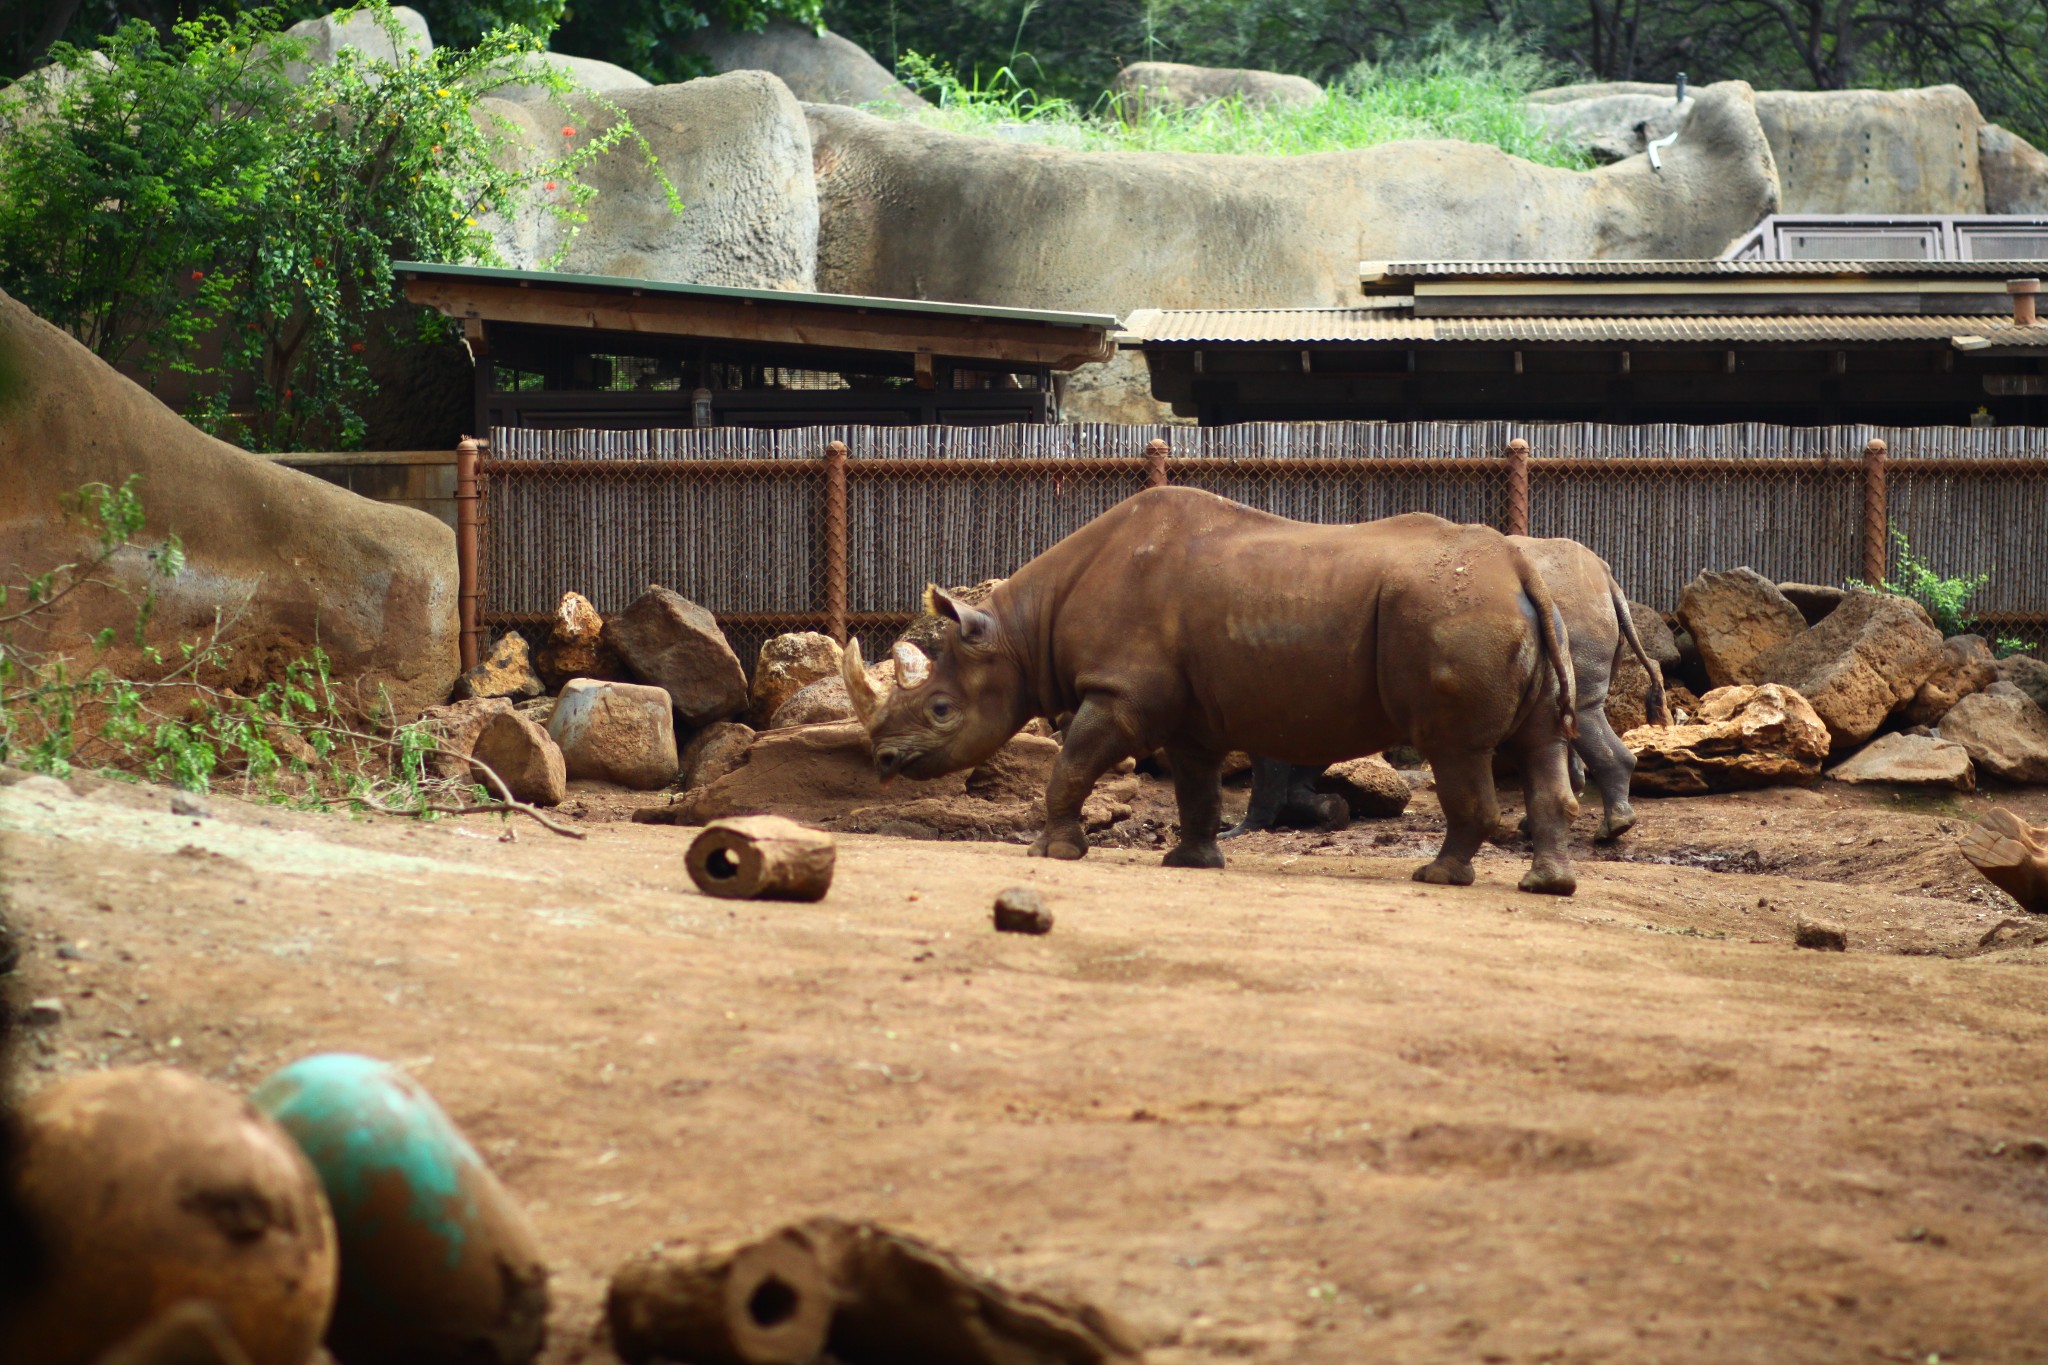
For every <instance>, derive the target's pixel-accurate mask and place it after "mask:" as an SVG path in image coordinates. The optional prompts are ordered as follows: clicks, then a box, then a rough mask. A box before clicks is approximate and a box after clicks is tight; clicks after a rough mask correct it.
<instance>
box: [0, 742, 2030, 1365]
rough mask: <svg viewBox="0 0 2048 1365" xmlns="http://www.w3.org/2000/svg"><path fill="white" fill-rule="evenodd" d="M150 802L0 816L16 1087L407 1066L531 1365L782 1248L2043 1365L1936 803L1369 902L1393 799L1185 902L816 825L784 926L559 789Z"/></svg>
mask: <svg viewBox="0 0 2048 1365" xmlns="http://www.w3.org/2000/svg"><path fill="white" fill-rule="evenodd" d="M14 776H17V777H18V775H14ZM171 799H172V798H171V796H170V794H169V793H167V792H164V791H162V790H160V789H155V788H147V787H128V786H120V785H113V784H104V783H98V782H95V781H92V780H86V779H80V780H77V781H74V782H73V783H72V784H70V785H69V786H68V787H67V786H65V785H63V784H58V783H54V782H51V781H48V780H47V779H30V780H27V781H18V780H16V781H13V782H12V783H11V785H7V786H5V787H0V856H4V859H5V864H4V866H5V869H6V871H5V884H4V889H5V892H6V894H7V896H8V898H9V900H10V901H11V907H10V911H9V913H10V915H11V916H12V918H13V919H14V922H15V923H16V925H17V926H18V929H19V931H20V932H21V933H22V935H23V937H24V939H25V940H26V943H25V946H26V949H27V951H26V953H25V956H24V959H23V963H22V966H21V968H20V979H19V980H18V981H17V988H18V998H19V999H21V1000H24V1001H25V1000H27V999H30V998H35V997H47V996H56V997H59V998H61V999H62V1001H63V1005H64V1010H65V1017H64V1020H63V1022H62V1023H60V1024H57V1025H54V1026H50V1027H47V1028H37V1029H32V1030H30V1031H29V1032H30V1036H31V1041H30V1043H29V1045H28V1046H27V1048H26V1049H25V1050H24V1060H25V1061H26V1062H27V1063H28V1064H29V1066H28V1068H27V1069H26V1071H25V1078H26V1080H27V1082H28V1084H29V1085H30V1086H31V1087H33V1086H34V1085H36V1084H40V1083H43V1082H45V1081H47V1080H48V1079H50V1078H52V1077H54V1076H58V1075H62V1074H64V1073H66V1072H70V1071H74V1070H78V1069H82V1068H88V1067H96V1066H103V1065H123V1064H133V1063H148V1062H164V1063H175V1064H177V1065H180V1066H185V1067H189V1068H191V1069H193V1070H196V1071H198V1072H200V1073H202V1074H204V1075H207V1076H211V1077H215V1078H217V1079H220V1080H222V1081H225V1082H226V1083H228V1084H231V1085H235V1086H238V1087H247V1086H249V1085H252V1084H254V1083H255V1082H256V1081H257V1080H259V1079H260V1078H261V1077H262V1076H263V1075H265V1074H267V1073H268V1072H269V1071H270V1070H271V1069H273V1068H275V1067H277V1066H280V1065H282V1064H283V1063H285V1062H287V1061H289V1060H291V1059H292V1058H295V1057H298V1056H302V1055H304V1054H306V1053H309V1052H315V1051H322V1050H328V1049H349V1050H357V1051H363V1052H369V1053H374V1054H376V1055H379V1056H382V1057H387V1058H391V1059H394V1060H397V1061H399V1062H402V1063H403V1064H405V1065H406V1066H407V1067H408V1068H410V1069H411V1070H412V1071H413V1072H414V1074H416V1075H417V1076H418V1077H419V1078H420V1079H421V1080H422V1081H423V1082H424V1083H425V1084H426V1085H427V1086H428V1087H430V1088H431V1089H432V1090H433V1091H434V1092H435V1094H436V1095H437V1096H438V1097H439V1099H440V1100H441V1102H442V1104H443V1105H444V1106H445V1107H446V1108H447V1109H448V1111H449V1112H450V1114H451V1115H452V1116H453V1117H454V1118H455V1120H456V1121H457V1122H458V1123H459V1124H460V1125H461V1126H462V1128H463V1129H464V1130H465V1131H466V1132H467V1133H468V1134H469V1136H470V1138H471V1139H472V1140H473V1141H474V1142H475V1143H476V1144H477V1146H478V1148H479V1150H481V1151H482V1152H483V1153H484V1154H485V1155H486V1157H487V1158H488V1159H489V1160H490V1161H491V1162H492V1163H493V1165H494V1166H495V1167H496V1169H497V1170H498V1171H499V1172H500V1174H501V1175H502V1176H503V1177H504V1178H505V1180H506V1182H507V1184H508V1185H509V1186H510V1188H511V1189H512V1191H513V1192H514V1194H515V1195H516V1196H517V1197H518V1198H519V1199H520V1200H521V1201H522V1202H523V1203H524V1204H525V1206H526V1208H527V1209H528V1210H529V1212H530V1213H531V1214H532V1216H533V1218H534V1221H535V1223H536V1224H537V1226H538V1228H539V1231H540V1234H541V1238H542V1242H543V1245H544V1247H545V1249H546V1251H547V1253H548V1255H549V1258H550V1260H551V1262H552V1264H553V1266H554V1268H555V1279H554V1293H555V1302H556V1308H555V1312H554V1315H553V1324H552V1339H551V1344H550V1347H549V1350H548V1356H547V1358H548V1359H549V1360H550V1361H556V1362H569V1361H603V1360H609V1359H610V1358H611V1357H610V1352H609V1350H608V1348H607V1347H606V1346H605V1345H604V1340H603V1333H602V1328H601V1324H600V1313H601V1304H602V1297H603V1290H604V1284H605V1281H606V1279H607V1277H608V1276H609V1274H610V1272H611V1270H612V1268H613V1267H614V1266H616V1265H617V1264H618V1262H619V1261H620V1260H621V1259H623V1258H624V1257H625V1256H627V1255H628V1254H629V1253H632V1252H634V1251H636V1250H638V1249H640V1248H642V1247H643V1246H645V1245H647V1244H648V1243H650V1242H652V1241H655V1240H657V1239H660V1238H689V1239H698V1238H701V1239H706V1240H717V1239H723V1238H727V1237H732V1236H737V1235H747V1234H752V1233H758V1232H762V1231H765V1230H767V1229H769V1228H771V1227H773V1226H776V1225H779V1224H781V1223H783V1222H786V1221H789V1220H793V1219H798V1218H803V1217H806V1216H809V1215H813V1214H835V1215H839V1216H842V1217H848V1218H871V1219H875V1220H878V1221H880V1222H883V1223H886V1224H889V1225H892V1226H895V1227H898V1228H901V1229H903V1230H905V1231H908V1232H912V1233H914V1234H916V1235H918V1236H922V1237H925V1238H928V1239H930V1240H933V1241H935V1242H938V1243H940V1244H942V1245H945V1246H947V1247H950V1248H952V1249H954V1250H956V1251H958V1252H960V1253H961V1254H962V1255H963V1256H964V1257H965V1258H966V1259H967V1260H968V1262H969V1263H970V1264H971V1265H973V1266H975V1267H976V1268H978V1269H983V1270H986V1271H988V1272H990V1273H993V1274H995V1275H997V1276H998V1277H1000V1278H1002V1279H1003V1280H1004V1281H1006V1282H1008V1283H1010V1284H1013V1285H1016V1286H1019V1287H1038V1288H1047V1289H1053V1290H1057V1291H1061V1292H1065V1293H1070V1294H1073V1295H1077V1296H1080V1297H1084V1298H1088V1299H1092V1300H1094V1301H1096V1302H1098V1303H1100V1304H1102V1305H1104V1306H1105V1307H1107V1308H1109V1309H1111V1310H1113V1311H1115V1312H1116V1313H1118V1314H1120V1315H1122V1316H1123V1317H1124V1318H1125V1319H1127V1320H1128V1321H1129V1322H1131V1323H1132V1324H1133V1325H1134V1326H1135V1327H1136V1328H1137V1330H1138V1331H1139V1333H1140V1335H1141V1336H1142V1338H1143V1339H1144V1340H1145V1341H1146V1343H1147V1345H1148V1348H1149V1349H1148V1356H1149V1358H1150V1359H1152V1360H1154V1361H1156V1362H1161V1363H1162V1365H1173V1363H1175V1362H1198V1361H1199V1362H1206V1361H1221V1360H1242V1359H1249V1360H1266V1361H1274V1362H1279V1361H1290V1362H1291V1361H1329V1362H1339V1361H1342V1362H1357V1361H1361V1360H1401V1361H1484V1362H1507V1361H1513V1362H1527V1361H1571V1362H1581V1361H1584V1362H1591V1361H1615V1362H1623V1361H1627V1362H1634V1361H1646V1360H1658V1361H1699V1362H1709V1361H1712V1362H1723V1361H1736V1360H1745V1361H1746V1360H1755V1361H1766V1360H1767V1361H1771V1362H1786V1361H1814V1362H1823V1361H1825V1362H1835V1361H1845V1360H1898V1361H1916V1362H1919V1361H1927V1360H1930V1359H1933V1358H1936V1357H1938V1358H1939V1359H1941V1360H1943V1361H1947V1360H1958V1361H1963V1360H1969V1361H2039V1360H2043V1359H2048V1295H2044V1294H2043V1293H2042V1292H2041V1286H2042V1283H2043V1279H2044V1277H2048V1141H2044V1139H2048V1070H2044V1067H2043V1063H2042V1060H2041V1047H2042V1042H2043V1037H2044V1024H2048V974H2044V969H2048V948H2044V947H2043V946H2041V945H2042V943H2043V941H2044V940H2048V933H2042V932H2040V927H2041V923H2042V922H2040V921H2025V920H2022V918H2021V917H2020V916H2018V915H2017V913H2016V912H2015V911H2014V909H2013V907H2012V906H2011V903H2010V902H2009V901H2006V900H2005V899H2004V897H2003V896H2002V895H2001V894H2000V893H1998V892H1996V891H1993V890H1992V889H1991V888H1990V887H1989V886H1987V885H1984V884H1983V883H1981V881H1980V880H1979V879H1977V878H1976V875H1975V874H1974V873H1973V872H1972V871H1971V870H1970V869H1969V868H1968V867H1967V865H1966V864H1964V863H1963V861H1962V859H1961V858H1960V857H1959V856H1958V855H1957V854H1956V853H1955V852H1954V850H1953V844H1954V838H1953V836H1954V834H1955V833H1956V832H1957V831H1959V830H1960V829H1961V828H1962V827H1963V826H1964V824H1965V823H1967V822H1968V821H1969V820H1971V819H1973V818H1974V817H1975V815H1976V814H1977V813H1979V812H1980V811H1981V810H1983V809H1984V808H1985V807H1986V806H1987V805H1988V804H1989V802H1988V801H1987V799H1986V798H1983V797H1959V798H1949V799H1942V800H1929V799H1925V798H1917V797H1916V798H1906V799H1894V798H1892V797H1891V796H1889V795H1885V794H1875V795H1874V794H1871V793H1869V792H1866V791H1858V790H1851V789H1846V788H1838V787H1832V786H1827V787H1822V788H1820V789H1818V790H1816V791H1771V792H1760V793H1754V794H1748V795H1741V796H1725V797H1711V798H1700V799H1694V800H1686V801H1663V802H1657V801H1644V802H1642V803H1641V810H1642V814H1643V823H1642V825H1641V827H1640V828H1639V830H1638V832H1637V833H1635V834H1632V835H1630V836H1628V838H1627V839H1626V840H1625V841H1624V842H1623V844H1622V846H1621V849H1620V851H1619V856H1618V858H1616V857H1610V856H1609V855H1606V854H1603V853H1600V852H1597V851H1595V850H1593V849H1592V848H1591V846H1590V845H1586V844H1583V843H1581V844H1580V845H1579V847H1578V848H1577V850H1576V851H1577V853H1578V854H1579V856H1580V862H1579V874H1580V890H1579V893H1578V895H1577V896H1575V897H1573V898H1570V899H1563V900H1561V899H1553V898H1547V897H1535V896H1526V895H1522V894H1519V893H1518V892H1516V891H1515V890H1514V881H1515V879H1516V878H1517V877H1518V876H1519V875H1520V874H1521V871H1522V870H1523V868H1524V866H1525V865H1526V856H1525V855H1524V854H1522V853H1519V852H1514V851H1512V850H1505V849H1489V850H1487V851H1486V852H1485V853H1484V854H1483V855H1482V857H1481V859H1480V860H1479V863H1478V868H1479V879H1480V880H1479V884H1478V885H1477V886H1475V887H1471V888H1468V889H1448V888H1438V887H1425V886H1420V885H1416V884H1414V883H1412V882H1410V881H1408V880H1407V875H1408V872H1409V871H1410V869H1411V868H1412V867H1413V866H1414V865H1415V864H1416V863H1417V862H1418V861H1420V860H1421V859H1422V857H1423V856H1424V855H1425V850H1426V849H1427V848H1431V847H1433V844H1434V841H1435V838H1436V835H1437V831H1438V829H1439V828H1440V826H1439V825H1438V824H1437V820H1436V815H1435V811H1434V807H1433V803H1431V802H1430V800H1429V799H1428V798H1427V796H1426V795H1425V796H1424V797H1422V798H1420V799H1419V800H1418V802H1417V805H1416V808H1415V809H1414V810H1412V811H1411V812H1410V814H1409V815H1407V816H1405V817H1403V818H1401V819H1399V820H1394V821H1381V822H1366V823H1361V824H1359V825H1356V826H1354V827H1353V828H1352V829H1351V830H1348V831H1345V832H1344V833H1341V834H1338V835H1334V836H1320V835H1314V834H1267V835H1258V836H1253V837H1251V838H1248V839H1246V840H1242V841H1238V842H1236V843H1234V844H1231V845H1227V846H1226V851H1227V853H1228V855H1229V857H1230V860H1231V867H1230V869H1229V870H1228V871H1226V872H1223V873H1213V872H1194V871H1174V870H1167V869H1163V868H1161V867H1159V866H1158V865H1157V863H1158V853H1157V851H1156V850H1154V849H1151V848H1136V847H1131V848H1116V847H1098V848H1097V849H1096V850H1095V851H1094V852H1092V853H1091V854H1090V855H1089V857H1088V858H1087V859H1086V860H1085V861H1083V862H1080V863H1072V864H1050V863H1046V862H1042V861H1037V860H1027V859H1026V858H1025V857H1024V854H1023V850H1022V849H1021V848H1019V847H1015V846H1011V845H1001V844H968V843H950V844H948V843H930V842H912V841H907V840H901V839H890V838H883V837H872V836H844V837H842V838H841V839H840V849H839V871H838V881H837V884H836V886H835V887H834V889H833V892H832V894H831V896H830V897H829V898H828V899H827V900H826V901H825V902H823V903H822V904H819V905H768V904H753V903H733V902H727V901H715V900H711V899H708V898H706V897H703V896H701V895H699V894H697V893H696V892H695V891H694V890H693V889H692V888H691V886H690V884H689V880H688V878H687V876H686V875H685V873H684V870H683V858H682V851H683V848H684V847H685V845H686V844H687V842H688V840H689V838H690V837H691V834H692V831H691V830H689V829H687V828H674V827H661V826H643V825H633V824H629V823H624V822H623V821H622V820H620V819H619V818H618V817H619V816H620V815H621V814H622V812H623V811H624V810H625V809H626V808H627V807H629V806H630V805H632V804H634V802H632V801H629V800H624V799H622V798H619V797H617V796H616V795H614V794H609V793H605V792H602V791H595V790H586V791H584V792H582V793H580V794H579V795H578V796H574V797H572V801H571V804H572V806H574V805H575V804H576V803H577V802H578V801H580V802H581V803H582V806H583V824H584V826H585V827H586V828H587V830H588V833H589V835H590V837H589V839H588V841H587V842H582V843H576V842H571V841H567V840H563V839H560V838H557V837H556V836H553V835H550V834H548V833H546V832H545V831H543V830H541V829H540V828H538V827H537V826H535V825H533V824H531V823H515V824H510V825H507V824H503V823H500V822H499V821H498V820H497V819H495V818H488V819H476V818H472V819H470V820H466V821H462V822H452V821H444V822H441V823H438V824H433V825H422V824H417V823H409V822H405V821H401V820H395V819H376V820H350V819H346V818H342V817H339V816H333V815H313V814H299V813H292V812H287V811H283V810H281V809H278V808H274V807H264V806H255V805H249V804H245V803H241V802H236V801H231V800H228V799H225V798H215V799H213V801H212V802H211V806H212V814H211V816H209V817H205V818H192V817H185V816H177V815H173V814H172V813H171V810H170V807H171ZM1238 799H1241V798H1238ZM1996 799H1997V800H1998V801H2000V802H2001V803H2003V804H2008V805H2011V806H2013V807H2014V808H2015V809H2016V810H2017V811H2018V812H2019V813H2020V814H2021V815H2022V817H2023V818H2028V819H2030V820H2032V821H2034V822H2036V823H2040V822H2043V821H2044V820H2048V792H2038V791H2037V792H2032V793H2024V794H2008V795H2005V796H2002V797H1999V798H1996ZM1169 810H1170V808H1169V807H1168V806H1166V804H1165V802H1164V796H1163V788H1162V787H1161V786H1160V784H1157V783H1148V784H1147V790H1146V793H1145V796H1144V799H1143V800H1142V802H1141V803H1140V809H1139V817H1138V819H1137V820H1136V821H1133V822H1127V823H1126V824H1125V825H1123V826H1119V827H1118V837H1119V838H1121V839H1122V840H1123V841H1125V842H1130V843H1146V842H1149V838H1150V837H1154V836H1157V835H1158V834H1160V833H1161V832H1162V830H1161V829H1160V826H1161V825H1162V824H1163V822H1164V821H1165V820H1166V819H1168V818H1170V815H1169ZM605 817H611V818H605ZM1147 821H1150V822H1152V824H1151V826H1150V827H1149V828H1148V826H1147V824H1146V822H1147ZM1591 825H1592V815H1591V813H1588V814H1587V815H1586V816H1584V817H1582V819H1581V822H1580V825H1579V830H1580V834H1581V836H1582V838H1583V836H1584V835H1585V833H1586V832H1587V831H1589V830H1590V828H1591ZM508 830H509V831H511V832H513V833H515V834H516V841H513V842H501V839H500V836H501V834H503V833H504V832H505V831H508ZM1012 885H1029V886H1033V887H1036V888H1038V889H1039V890H1040V891H1042V892H1043V893H1044V894H1045V896H1046V897H1047V899H1048V902H1049V903H1050V905H1051V907H1052V909H1053V911H1054V913H1055V914H1056V916H1057V924H1056V926H1055V928H1054V930H1053V932H1052V933H1051V934H1050V935H1049V936H1046V937H1043V938H1036V937H1024V936H1015V935H1001V936H998V935H997V934H995V933H994V932H993V931H992V930H991V928H990V922H989V919H990V907H991V904H992V902H993V901H994V898H995V896H996V893H997V892H999V891H1000V890H1002V889H1003V888H1005V887H1008V886H1012ZM1801 918H1806V919H1825V920H1830V921H1833V922H1835V923H1838V924H1840V925H1842V926H1844V927H1845V928H1846V930H1847V933H1848V939H1849V951H1848V952H1847V953H1821V952H1812V951H1806V950H1801V949H1796V948H1794V947H1793V946H1792V942H1791V940H1792V930H1793V924H1794V922H1795V921H1796V920H1798V919H1801ZM2008 921H2012V922H2008ZM2000 925H2004V927H2003V928H2000V927H1999V926H2000ZM1987 935H1989V936H1990V940H1991V941H1990V943H1989V944H1988V945H1985V946H1980V941H1982V940H1985V939H1986V937H1987ZM60 947H61V948H63V949H64V953H63V955H61V956H60V954H59V951H58V950H59V949H60Z"/></svg>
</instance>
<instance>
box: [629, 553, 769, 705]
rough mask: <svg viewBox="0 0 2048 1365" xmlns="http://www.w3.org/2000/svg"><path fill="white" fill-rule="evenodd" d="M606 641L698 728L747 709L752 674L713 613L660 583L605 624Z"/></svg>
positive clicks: (649, 587) (637, 675) (653, 585)
mask: <svg viewBox="0 0 2048 1365" xmlns="http://www.w3.org/2000/svg"><path fill="white" fill-rule="evenodd" d="M604 640H605V643H606V644H608V645H610V646H611V647H612V648H613V649H615V650H617V651H618V654H619V657H620V658H621V659H624V660H625V661H626V666H627V667H629V668H631V669H632V670H633V673H634V675H635V676H636V677H638V678H639V679H640V680H641V681H642V682H645V683H651V684H652V685H654V686H656V687H659V688H661V689H662V690H664V691H666V692H667V693H668V695H669V698H670V700H671V701H673V702H674V704H675V708H676V714H678V715H680V716H681V717H682V718H683V720H684V721H685V722H686V723H688V724H690V725H693V726H696V725H709V724H711V722H713V721H715V720H731V719H732V718H733V717H734V716H737V715H738V714H739V713H740V712H742V711H744V710H746V709H747V674H746V670H744V669H742V668H741V667H740V660H739V656H738V655H737V654H734V653H733V652H732V645H731V644H729V643H728V642H727V641H726V638H725V632H724V631H722V630H720V629H719V628H718V622H717V621H716V620H715V619H713V617H712V615H711V613H710V612H708V611H706V610H704V608H702V607H700V606H698V605H697V604H696V603H695V602H692V601H691V600H690V599H688V598H687V597H684V596H682V595H681V594H680V593H674V592H670V591H669V590H668V589H667V588H664V587H662V586H661V585H660V584H659V583H654V584H650V585H649V586H648V588H647V591H646V592H644V593H642V594H641V595H640V598H639V600H638V601H636V602H634V603H633V605H632V606H630V607H627V608H626V609H625V610H624V611H622V612H620V613H619V614H618V615H617V616H614V617H613V618H612V619H611V620H609V621H607V622H605V623H604Z"/></svg>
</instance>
